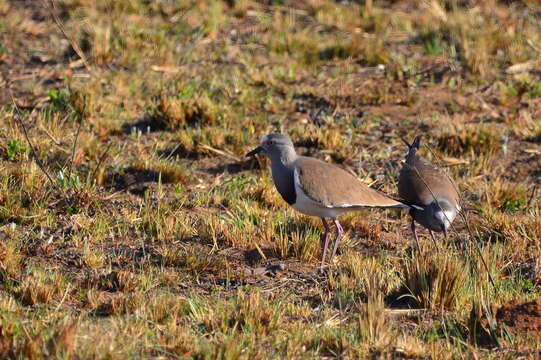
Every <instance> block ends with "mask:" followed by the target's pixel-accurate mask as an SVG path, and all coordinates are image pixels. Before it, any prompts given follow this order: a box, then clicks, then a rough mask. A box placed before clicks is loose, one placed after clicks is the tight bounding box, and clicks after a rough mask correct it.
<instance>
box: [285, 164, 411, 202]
mask: <svg viewBox="0 0 541 360" xmlns="http://www.w3.org/2000/svg"><path fill="white" fill-rule="evenodd" d="M295 168H296V170H297V172H298V174H299V181H300V183H301V185H302V187H303V189H304V192H305V193H306V195H307V196H308V197H310V198H311V199H312V200H314V201H317V202H319V203H321V204H323V205H324V206H331V207H334V206H336V207H340V206H353V207H405V205H404V204H402V203H400V202H399V201H396V200H394V199H391V198H390V197H388V196H386V195H385V194H383V193H380V192H379V191H377V190H374V189H372V188H370V187H369V186H368V185H366V184H364V183H362V182H361V181H359V180H358V179H357V178H356V177H355V176H353V175H351V174H350V173H348V172H347V171H345V170H344V169H341V168H340V167H338V166H336V165H333V164H329V163H326V162H323V161H321V160H318V159H315V158H309V157H303V156H301V157H299V158H298V159H297V161H296V163H295Z"/></svg>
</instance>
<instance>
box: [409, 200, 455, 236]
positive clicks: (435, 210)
mask: <svg viewBox="0 0 541 360" xmlns="http://www.w3.org/2000/svg"><path fill="white" fill-rule="evenodd" d="M456 215H457V209H456V208H455V207H454V206H453V205H452V204H451V203H450V202H449V201H447V200H445V199H438V201H437V202H436V201H434V202H433V203H431V204H430V205H428V206H427V207H425V209H424V211H422V214H420V213H419V214H418V215H417V216H416V218H417V219H416V220H417V221H419V223H421V224H422V225H424V226H426V227H427V228H429V229H431V230H434V231H439V232H441V231H443V233H444V234H445V235H447V231H448V230H449V228H450V227H451V223H452V222H453V220H454V219H455V217H456Z"/></svg>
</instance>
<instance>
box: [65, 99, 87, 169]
mask: <svg viewBox="0 0 541 360" xmlns="http://www.w3.org/2000/svg"><path fill="white" fill-rule="evenodd" d="M85 112H86V101H84V100H83V111H82V112H81V113H80V114H79V126H77V132H76V133H75V139H73V148H72V149H71V160H70V166H69V170H68V180H71V171H72V170H73V161H74V160H75V149H76V148H77V141H78V140H79V133H80V132H81V128H82V127H83V120H84V118H85Z"/></svg>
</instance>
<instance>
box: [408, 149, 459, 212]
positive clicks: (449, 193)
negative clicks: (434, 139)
mask: <svg viewBox="0 0 541 360" xmlns="http://www.w3.org/2000/svg"><path fill="white" fill-rule="evenodd" d="M427 185H428V187H427ZM429 187H430V189H429ZM398 193H399V194H400V198H401V199H403V200H404V201H405V202H406V203H407V204H412V205H419V206H426V205H428V204H430V203H431V202H433V201H434V197H435V198H436V199H437V198H439V197H441V196H444V197H446V198H448V199H449V200H450V201H452V202H453V203H455V204H458V203H459V201H460V196H459V194H458V192H457V186H456V184H455V182H454V181H453V179H451V177H449V175H447V174H446V173H444V172H443V171H441V170H440V169H438V168H437V167H436V166H434V165H432V164H431V163H429V162H428V161H426V160H425V159H423V158H421V157H420V156H419V155H417V154H413V156H409V157H408V158H407V159H406V162H405V164H404V166H403V167H402V170H401V171H400V177H399V180H398Z"/></svg>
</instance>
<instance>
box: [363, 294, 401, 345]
mask: <svg viewBox="0 0 541 360" xmlns="http://www.w3.org/2000/svg"><path fill="white" fill-rule="evenodd" d="M358 321H359V328H358V331H359V339H360V341H361V343H362V344H366V345H367V346H368V348H369V349H370V351H371V352H375V353H382V352H385V351H390V350H392V346H393V345H394V343H395V341H396V331H395V329H394V325H393V323H392V322H391V321H390V320H389V318H388V317H387V315H386V314H385V303H384V301H383V295H382V294H381V293H372V294H370V295H369V296H368V302H367V303H366V304H365V305H364V306H363V307H362V308H361V313H360V314H359V320H358Z"/></svg>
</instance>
